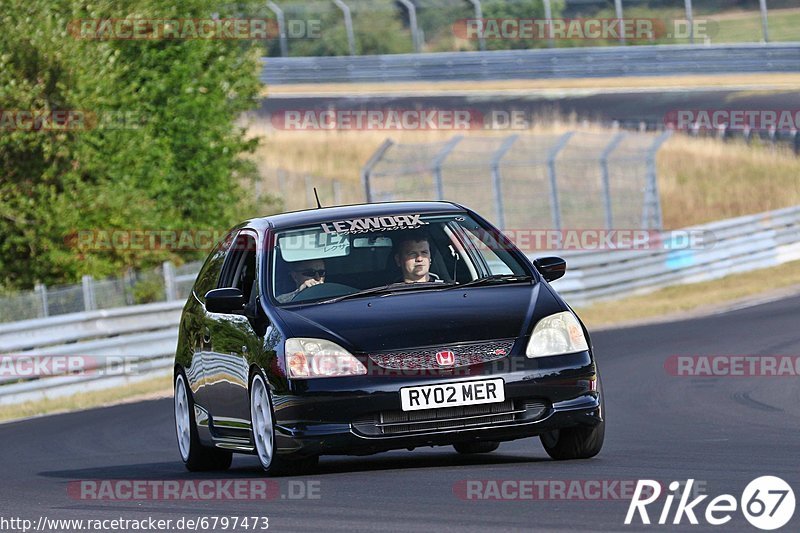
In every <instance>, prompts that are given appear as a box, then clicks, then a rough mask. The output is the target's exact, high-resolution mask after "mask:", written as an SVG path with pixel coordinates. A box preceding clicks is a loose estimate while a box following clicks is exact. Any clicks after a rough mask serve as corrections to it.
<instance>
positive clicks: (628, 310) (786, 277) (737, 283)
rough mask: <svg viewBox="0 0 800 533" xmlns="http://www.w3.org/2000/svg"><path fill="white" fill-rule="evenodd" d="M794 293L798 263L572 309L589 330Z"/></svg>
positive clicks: (798, 288) (798, 279) (798, 287)
mask: <svg viewBox="0 0 800 533" xmlns="http://www.w3.org/2000/svg"><path fill="white" fill-rule="evenodd" d="M567 275H568V276H569V270H568V271H567ZM795 291H800V261H793V262H791V263H786V264H783V265H779V266H776V267H771V268H764V269H760V270H754V271H752V272H745V273H742V274H733V275H731V276H727V277H724V278H720V279H716V280H712V281H703V282H700V283H690V284H687V285H675V286H673V287H667V288H664V289H660V290H658V291H656V292H651V293H649V294H643V295H638V296H631V297H629V298H624V299H621V300H613V301H607V302H598V303H596V304H593V305H590V306H585V307H576V309H575V310H576V311H577V312H578V314H580V316H581V319H583V321H584V322H585V323H586V326H587V327H588V328H590V329H591V328H593V327H602V326H612V325H620V324H625V323H631V324H633V323H636V322H641V321H647V319H655V318H664V319H672V318H674V319H676V320H677V319H680V318H685V317H688V316H690V315H694V314H705V313H712V312H714V311H720V310H722V309H724V308H725V307H727V306H730V305H732V304H734V303H735V302H736V303H738V302H739V301H741V300H746V299H750V298H753V297H756V296H763V295H764V294H765V293H768V294H769V293H775V296H776V297H779V296H780V294H781V293H782V292H786V293H788V292H795ZM726 304H727V305H726Z"/></svg>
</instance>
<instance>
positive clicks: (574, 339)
mask: <svg viewBox="0 0 800 533" xmlns="http://www.w3.org/2000/svg"><path fill="white" fill-rule="evenodd" d="M588 349H589V345H588V344H587V343H586V337H585V336H584V335H583V328H581V325H580V323H579V322H578V319H577V318H575V315H573V314H572V313H570V312H569V311H565V312H563V313H556V314H554V315H550V316H547V317H544V318H543V319H541V320H540V321H539V322H538V323H537V324H536V326H535V327H534V328H533V334H531V340H530V341H529V342H528V347H527V348H525V355H527V356H528V357H531V358H532V357H547V356H549V355H562V354H566V353H575V352H584V351H586V350H588Z"/></svg>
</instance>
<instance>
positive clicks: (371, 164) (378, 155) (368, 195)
mask: <svg viewBox="0 0 800 533" xmlns="http://www.w3.org/2000/svg"><path fill="white" fill-rule="evenodd" d="M393 145H394V141H393V140H391V139H386V140H385V141H383V144H381V145H380V146H379V147H378V149H377V150H375V153H374V154H372V157H370V158H369V161H367V162H366V164H365V165H364V168H362V169H361V186H362V187H364V199H365V200H366V201H367V203H370V202H372V191H371V187H370V183H369V180H370V177H372V169H373V168H375V165H377V164H378V163H379V162H380V160H381V159H383V156H384V154H385V153H386V151H387V150H388V149H389V148H391V147H392V146H393Z"/></svg>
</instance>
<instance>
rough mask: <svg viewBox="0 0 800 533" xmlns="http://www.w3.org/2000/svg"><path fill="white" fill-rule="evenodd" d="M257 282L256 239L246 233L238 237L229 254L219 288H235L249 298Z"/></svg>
mask: <svg viewBox="0 0 800 533" xmlns="http://www.w3.org/2000/svg"><path fill="white" fill-rule="evenodd" d="M255 281H256V239H255V237H254V236H253V235H252V234H250V233H246V232H241V233H239V234H238V235H237V236H236V239H235V243H234V245H233V246H232V247H231V249H230V250H229V252H228V256H227V257H226V259H225V265H224V266H223V267H222V275H221V276H220V279H219V284H218V285H217V287H218V288H223V287H233V288H236V289H239V290H241V291H242V294H244V296H245V297H247V298H249V297H250V295H251V293H252V291H253V287H254V286H255Z"/></svg>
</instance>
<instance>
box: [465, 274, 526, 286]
mask: <svg viewBox="0 0 800 533" xmlns="http://www.w3.org/2000/svg"><path fill="white" fill-rule="evenodd" d="M531 279H532V278H531V277H530V276H527V275H521V276H518V275H516V274H495V275H493V276H486V277H485V278H478V279H473V280H472V281H468V282H466V283H460V284H458V285H452V287H455V288H458V289H460V288H462V287H475V286H477V285H491V284H494V283H519V282H521V281H530V280H531Z"/></svg>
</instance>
